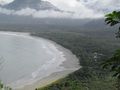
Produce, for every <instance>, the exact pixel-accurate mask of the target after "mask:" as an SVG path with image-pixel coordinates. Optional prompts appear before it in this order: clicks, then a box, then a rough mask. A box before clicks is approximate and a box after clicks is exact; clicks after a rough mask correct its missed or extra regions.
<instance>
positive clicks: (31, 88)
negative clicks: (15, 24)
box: [2, 32, 80, 90]
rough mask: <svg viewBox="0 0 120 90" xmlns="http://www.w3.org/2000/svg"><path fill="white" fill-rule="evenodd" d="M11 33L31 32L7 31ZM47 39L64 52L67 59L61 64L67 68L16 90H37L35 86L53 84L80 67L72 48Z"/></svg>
mask: <svg viewBox="0 0 120 90" xmlns="http://www.w3.org/2000/svg"><path fill="white" fill-rule="evenodd" d="M2 33H4V32H2ZM5 33H6V32H5ZM9 33H12V34H14V35H20V36H22V35H23V36H25V35H29V33H19V32H7V33H6V34H9ZM35 38H38V37H35ZM42 39H43V38H42ZM45 40H47V39H45ZM47 41H48V42H50V43H53V44H54V45H55V46H56V48H57V49H58V50H59V51H61V52H63V54H64V56H65V59H66V60H65V61H64V62H63V63H62V64H61V66H63V67H64V68H65V70H64V71H60V72H55V73H53V74H51V75H50V76H48V77H45V78H43V79H41V80H38V81H37V82H35V83H33V84H32V85H31V84H30V85H27V86H25V87H24V88H19V89H15V90H35V88H40V87H43V86H46V85H48V84H51V83H52V82H55V81H56V80H58V79H60V78H64V77H65V76H67V75H68V74H70V73H72V72H74V71H76V70H78V69H79V68H80V65H79V60H78V59H77V57H76V56H75V55H73V54H72V52H71V51H70V50H68V49H65V48H64V47H62V46H60V45H58V44H56V43H55V42H53V41H51V40H47Z"/></svg>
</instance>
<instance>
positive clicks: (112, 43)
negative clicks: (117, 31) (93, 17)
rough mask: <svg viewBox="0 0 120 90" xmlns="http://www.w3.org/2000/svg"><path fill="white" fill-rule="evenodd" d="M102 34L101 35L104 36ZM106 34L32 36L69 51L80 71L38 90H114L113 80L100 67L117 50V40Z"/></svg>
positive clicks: (73, 32) (114, 81)
mask: <svg viewBox="0 0 120 90" xmlns="http://www.w3.org/2000/svg"><path fill="white" fill-rule="evenodd" d="M103 33H104V34H103ZM112 33H113V32H109V31H106V30H100V31H98V30H89V31H84V30H82V31H81V30H72V31H60V30H57V31H55V30H54V31H41V32H39V33H32V34H31V35H34V36H39V37H43V38H46V39H50V40H52V41H55V42H56V43H58V44H60V45H62V46H64V47H65V48H67V49H70V50H71V51H72V52H73V54H75V55H76V56H77V57H78V58H79V60H80V65H81V66H82V68H81V69H79V70H78V71H76V72H74V73H72V74H70V75H68V76H67V77H66V78H64V79H61V80H58V81H56V82H54V83H53V84H51V85H48V86H47V87H44V88H40V89H38V90H117V89H116V78H112V74H111V73H109V71H108V70H104V69H103V68H102V66H101V63H102V62H104V61H105V60H107V59H108V57H111V56H112V55H113V53H114V51H115V50H116V49H118V48H119V47H120V41H119V39H116V38H115V37H112V35H113V36H114V33H113V34H112Z"/></svg>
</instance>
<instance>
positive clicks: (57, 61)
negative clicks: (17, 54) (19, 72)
mask: <svg viewBox="0 0 120 90" xmlns="http://www.w3.org/2000/svg"><path fill="white" fill-rule="evenodd" d="M0 34H5V35H13V36H20V37H23V38H28V39H35V40H36V39H37V40H42V39H38V38H34V37H31V36H29V34H25V35H23V34H20V33H16V32H15V33H13V32H12V33H10V32H0ZM44 42H47V45H46V43H44ZM41 44H42V48H43V49H44V50H45V51H46V53H47V54H49V55H51V56H52V59H51V60H49V61H47V62H46V63H45V64H43V65H42V66H41V67H39V68H38V70H36V71H34V72H32V73H31V75H30V76H28V77H24V78H21V79H19V80H17V81H15V82H12V83H10V84H8V86H11V87H12V88H13V89H17V88H23V87H24V86H26V85H30V84H33V83H35V82H36V81H38V80H40V79H42V78H45V77H47V76H49V75H51V74H52V73H54V72H59V71H64V70H65V68H64V67H62V66H60V65H61V64H62V63H63V62H64V61H65V60H66V59H65V55H64V53H63V52H61V51H59V50H58V49H57V47H56V46H55V45H54V44H53V43H51V42H49V41H47V40H46V41H45V40H43V43H41Z"/></svg>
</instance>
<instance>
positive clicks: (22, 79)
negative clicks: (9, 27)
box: [0, 32, 79, 89]
mask: <svg viewBox="0 0 120 90" xmlns="http://www.w3.org/2000/svg"><path fill="white" fill-rule="evenodd" d="M59 48H61V47H59V46H57V45H56V44H55V43H52V42H51V41H49V40H45V39H42V38H36V37H32V36H30V35H29V33H16V32H0V58H1V62H2V64H1V66H0V80H2V81H3V82H4V83H5V84H7V85H8V86H10V87H12V88H13V89H17V88H23V87H24V86H26V85H31V84H33V83H35V82H37V81H38V80H41V79H43V78H45V77H48V76H49V75H51V74H53V73H55V72H62V71H65V70H71V72H73V71H75V70H77V69H78V68H79V67H78V66H77V65H78V61H76V62H75V63H73V62H72V63H71V64H74V65H72V67H71V64H70V67H69V65H62V64H63V63H64V62H65V61H66V60H67V58H66V55H68V54H66V55H65V53H66V52H64V50H63V51H61V50H60V49H59ZM73 58H74V57H73ZM74 59H75V60H76V58H74ZM75 64H76V65H75ZM65 66H67V67H69V68H67V67H65ZM69 73H70V72H69ZM66 74H68V73H66Z"/></svg>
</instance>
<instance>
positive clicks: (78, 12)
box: [0, 0, 120, 18]
mask: <svg viewBox="0 0 120 90" xmlns="http://www.w3.org/2000/svg"><path fill="white" fill-rule="evenodd" d="M12 1H13V0H0V4H2V5H4V4H8V3H10V2H12ZM44 1H49V2H51V3H52V4H53V5H55V6H56V7H58V8H59V9H61V10H64V11H71V12H74V14H69V13H66V12H64V13H62V12H56V11H36V10H34V9H30V8H23V10H20V11H14V14H16V15H31V16H33V17H38V18H39V17H56V18H58V17H65V18H66V17H67V18H101V17H103V16H104V14H105V13H108V12H110V11H113V10H120V0H44ZM0 12H1V13H3V12H4V13H7V14H8V12H9V13H12V14H13V11H10V10H5V9H4V10H2V9H1V10H0Z"/></svg>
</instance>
